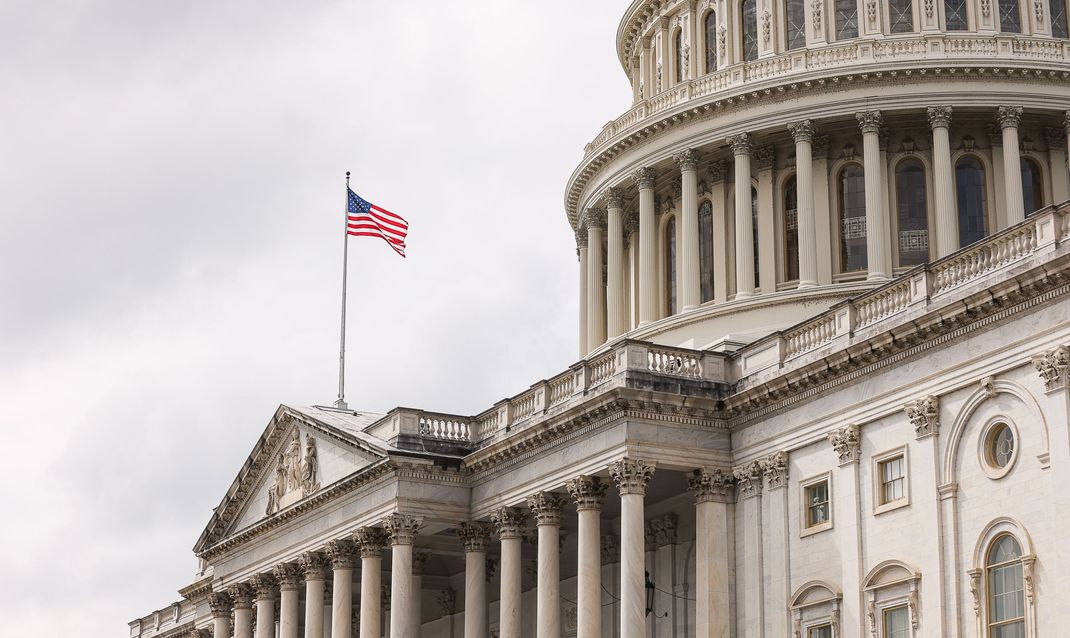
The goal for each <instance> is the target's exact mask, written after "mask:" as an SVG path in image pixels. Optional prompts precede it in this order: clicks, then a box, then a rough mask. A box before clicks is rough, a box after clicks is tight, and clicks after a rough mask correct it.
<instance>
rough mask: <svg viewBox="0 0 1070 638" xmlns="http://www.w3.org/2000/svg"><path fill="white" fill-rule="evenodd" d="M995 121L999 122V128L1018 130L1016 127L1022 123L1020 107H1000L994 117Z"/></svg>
mask: <svg viewBox="0 0 1070 638" xmlns="http://www.w3.org/2000/svg"><path fill="white" fill-rule="evenodd" d="M996 120H997V121H998V122H999V126H1000V128H1018V125H1019V124H1021V123H1022V107H1020V106H1001V107H999V112H998V113H997V115H996Z"/></svg>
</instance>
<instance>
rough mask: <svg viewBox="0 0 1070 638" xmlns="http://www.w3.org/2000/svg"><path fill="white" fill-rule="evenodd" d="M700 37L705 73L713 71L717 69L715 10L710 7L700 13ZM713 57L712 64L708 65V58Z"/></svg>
mask: <svg viewBox="0 0 1070 638" xmlns="http://www.w3.org/2000/svg"><path fill="white" fill-rule="evenodd" d="M711 17H712V18H713V39H712V40H711V39H710V18H711ZM702 38H703V45H704V48H703V53H704V56H703V61H702V63H703V64H704V65H706V69H705V71H706V73H707V74H709V73H713V72H715V71H717V10H716V9H714V8H712V7H711V8H710V10H709V11H707V12H706V13H704V14H703V15H702ZM711 58H712V59H713V65H712V67H711V65H710V59H711Z"/></svg>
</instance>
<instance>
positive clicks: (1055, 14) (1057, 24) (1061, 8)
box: [1048, 0, 1067, 38]
mask: <svg viewBox="0 0 1070 638" xmlns="http://www.w3.org/2000/svg"><path fill="white" fill-rule="evenodd" d="M1048 15H1050V16H1051V35H1052V37H1053V38H1065V37H1066V35H1067V30H1066V0H1048Z"/></svg>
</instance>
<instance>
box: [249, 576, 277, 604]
mask: <svg viewBox="0 0 1070 638" xmlns="http://www.w3.org/2000/svg"><path fill="white" fill-rule="evenodd" d="M249 583H250V584H251V585H252V586H253V589H255V590H256V599H257V600H273V599H274V598H275V592H276V591H277V588H278V585H279V584H278V583H277V582H276V581H275V577H274V576H272V575H271V574H266V573H265V574H256V575H254V576H253V577H252V578H250V579H249Z"/></svg>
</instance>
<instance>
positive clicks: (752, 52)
mask: <svg viewBox="0 0 1070 638" xmlns="http://www.w3.org/2000/svg"><path fill="white" fill-rule="evenodd" d="M757 6H758V3H757V0H743V59H744V60H746V61H750V60H757V59H758V8H757Z"/></svg>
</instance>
